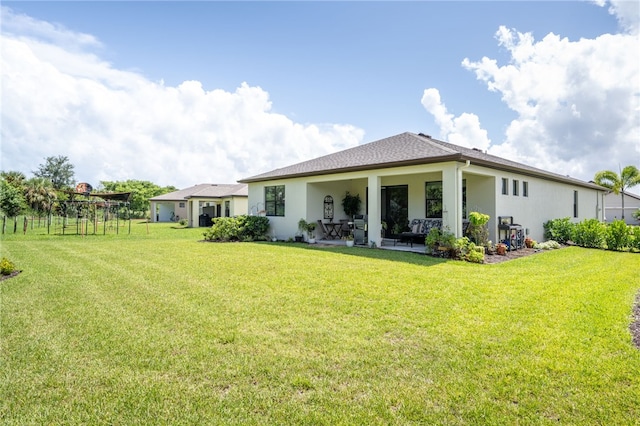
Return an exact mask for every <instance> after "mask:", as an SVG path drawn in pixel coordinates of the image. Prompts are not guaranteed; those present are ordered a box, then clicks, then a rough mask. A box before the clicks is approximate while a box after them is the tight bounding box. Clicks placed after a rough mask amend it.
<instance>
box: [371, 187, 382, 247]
mask: <svg viewBox="0 0 640 426" xmlns="http://www.w3.org/2000/svg"><path fill="white" fill-rule="evenodd" d="M368 185H369V192H368V198H369V214H368V218H367V219H368V222H369V223H368V225H367V227H368V231H369V243H371V241H375V242H376V245H377V246H378V247H380V242H381V241H380V231H381V230H382V224H381V222H380V218H381V216H382V206H381V205H380V198H381V197H380V176H372V175H369V182H368Z"/></svg>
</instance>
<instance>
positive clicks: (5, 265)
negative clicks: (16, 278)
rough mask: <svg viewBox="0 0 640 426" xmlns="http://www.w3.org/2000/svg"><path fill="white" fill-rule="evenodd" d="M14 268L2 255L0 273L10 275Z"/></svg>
mask: <svg viewBox="0 0 640 426" xmlns="http://www.w3.org/2000/svg"><path fill="white" fill-rule="evenodd" d="M15 270H16V266H15V265H14V264H13V262H11V261H10V260H9V259H7V258H6V257H3V258H2V260H0V274H2V275H11V273H12V272H13V271H15Z"/></svg>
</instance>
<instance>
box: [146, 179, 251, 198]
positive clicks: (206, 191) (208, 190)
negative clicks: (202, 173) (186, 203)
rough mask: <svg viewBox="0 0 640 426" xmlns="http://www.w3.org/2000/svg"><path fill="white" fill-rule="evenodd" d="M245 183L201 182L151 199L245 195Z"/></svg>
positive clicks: (246, 194) (247, 192)
mask: <svg viewBox="0 0 640 426" xmlns="http://www.w3.org/2000/svg"><path fill="white" fill-rule="evenodd" d="M247 188H248V187H247V185H246V184H244V183H236V184H213V183H201V184H199V185H194V186H190V187H189V188H185V189H181V190H179V191H175V192H170V193H168V194H163V195H159V196H157V197H153V198H151V199H150V200H151V201H183V200H187V199H189V198H225V197H246V196H248V194H249V191H248V189H247Z"/></svg>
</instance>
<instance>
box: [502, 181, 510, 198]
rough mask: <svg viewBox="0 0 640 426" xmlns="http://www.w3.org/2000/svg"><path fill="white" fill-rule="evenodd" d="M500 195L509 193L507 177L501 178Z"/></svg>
mask: <svg viewBox="0 0 640 426" xmlns="http://www.w3.org/2000/svg"><path fill="white" fill-rule="evenodd" d="M502 195H509V179H507V178H502Z"/></svg>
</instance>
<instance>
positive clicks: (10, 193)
mask: <svg viewBox="0 0 640 426" xmlns="http://www.w3.org/2000/svg"><path fill="white" fill-rule="evenodd" d="M0 210H2V211H3V212H4V214H6V215H7V216H9V217H11V218H14V220H13V232H14V233H15V232H16V227H17V224H16V220H15V217H16V216H18V215H19V214H20V213H22V210H24V196H23V195H22V191H21V190H20V188H16V187H15V186H13V185H11V184H9V183H8V182H7V181H6V180H5V179H4V178H3V179H0ZM2 232H4V228H3V230H2Z"/></svg>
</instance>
